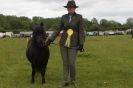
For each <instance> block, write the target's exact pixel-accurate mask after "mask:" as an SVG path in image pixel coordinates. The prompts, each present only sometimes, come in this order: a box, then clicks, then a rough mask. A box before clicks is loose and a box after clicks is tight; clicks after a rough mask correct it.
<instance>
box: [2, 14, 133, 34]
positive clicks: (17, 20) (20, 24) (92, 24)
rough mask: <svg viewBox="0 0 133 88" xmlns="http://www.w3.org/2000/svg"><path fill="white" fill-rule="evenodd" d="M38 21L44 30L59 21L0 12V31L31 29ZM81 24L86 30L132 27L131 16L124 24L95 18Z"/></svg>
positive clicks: (57, 19) (54, 25) (51, 29)
mask: <svg viewBox="0 0 133 88" xmlns="http://www.w3.org/2000/svg"><path fill="white" fill-rule="evenodd" d="M40 22H43V23H44V26H45V29H46V30H49V31H54V30H55V29H56V27H57V25H58V24H59V22H60V17H56V18H43V17H39V16H34V17H32V18H28V17H25V16H21V17H17V16H15V15H3V14H0V32H6V31H12V32H15V33H18V32H20V31H32V29H33V28H34V27H35V26H36V25H38V24H39V23H40ZM83 26H84V29H85V30H86V31H107V30H126V29H129V28H133V18H132V17H130V18H128V19H127V20H126V22H125V23H124V24H121V23H119V22H116V21H114V20H107V19H101V20H100V21H99V22H98V20H97V19H96V18H93V19H92V20H90V21H89V20H88V19H86V18H83Z"/></svg>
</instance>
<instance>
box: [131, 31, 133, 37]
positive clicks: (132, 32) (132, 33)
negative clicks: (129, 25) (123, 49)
mask: <svg viewBox="0 0 133 88" xmlns="http://www.w3.org/2000/svg"><path fill="white" fill-rule="evenodd" d="M131 35H132V38H133V29H131Z"/></svg>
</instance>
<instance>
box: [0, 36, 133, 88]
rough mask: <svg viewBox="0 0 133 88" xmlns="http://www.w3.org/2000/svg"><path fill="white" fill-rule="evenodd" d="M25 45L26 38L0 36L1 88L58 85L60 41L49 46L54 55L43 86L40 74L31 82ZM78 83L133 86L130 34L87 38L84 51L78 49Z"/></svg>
mask: <svg viewBox="0 0 133 88" xmlns="http://www.w3.org/2000/svg"><path fill="white" fill-rule="evenodd" d="M55 43H56V44H57V43H58V39H57V40H56V41H55ZM26 44H27V39H26V38H20V39H19V38H12V39H9V38H5V39H0V88H58V87H59V85H60V83H61V81H62V60H61V56H60V50H59V46H58V44H57V45H54V44H52V45H50V51H51V56H50V59H49V63H48V67H47V72H46V84H44V85H41V75H40V74H37V75H36V82H35V84H34V85H32V84H31V83H30V79H31V67H30V63H29V62H28V61H27V59H26V56H25V49H26ZM77 83H78V86H79V88H132V87H133V39H131V36H105V37H102V36H97V37H95V36H92V37H87V38H86V42H85V52H83V53H80V52H79V53H78V57H77ZM68 88H71V86H70V87H68Z"/></svg>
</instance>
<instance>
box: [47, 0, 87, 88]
mask: <svg viewBox="0 0 133 88" xmlns="http://www.w3.org/2000/svg"><path fill="white" fill-rule="evenodd" d="M64 7H65V8H67V11H68V13H67V14H65V15H63V16H62V18H61V22H60V26H59V28H58V29H57V30H56V31H55V32H54V33H53V34H52V36H51V37H50V38H49V39H48V40H47V42H46V44H47V45H50V43H51V42H53V41H54V40H55V38H56V37H57V35H58V34H59V32H60V31H61V30H62V31H63V33H62V35H61V39H60V51H61V56H62V61H63V83H62V85H61V86H62V87H65V86H68V85H69V83H70V84H72V85H73V86H74V87H75V88H76V87H77V85H76V66H75V62H76V56H77V51H78V50H80V51H81V52H82V51H83V45H84V38H85V33H84V30H83V19H82V16H81V15H80V14H77V13H76V12H75V10H76V8H78V6H76V4H75V1H74V0H71V1H68V3H67V5H66V6H64ZM69 75H70V76H69ZM69 77H70V82H69Z"/></svg>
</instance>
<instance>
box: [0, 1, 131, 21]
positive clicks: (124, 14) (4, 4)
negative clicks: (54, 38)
mask: <svg viewBox="0 0 133 88" xmlns="http://www.w3.org/2000/svg"><path fill="white" fill-rule="evenodd" d="M67 2H68V0H0V14H4V15H16V16H27V17H30V18H32V17H33V16H41V17H44V18H51V17H61V16H62V15H63V14H65V13H67V10H66V8H64V7H63V6H65V5H66V4H67ZM75 2H76V4H77V6H79V8H77V9H76V12H77V13H79V14H82V16H83V17H84V18H87V19H88V20H91V19H92V18H93V17H95V18H97V19H98V20H100V19H103V18H105V19H107V20H115V21H118V22H120V23H125V22H126V19H127V18H129V17H133V0H75Z"/></svg>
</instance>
